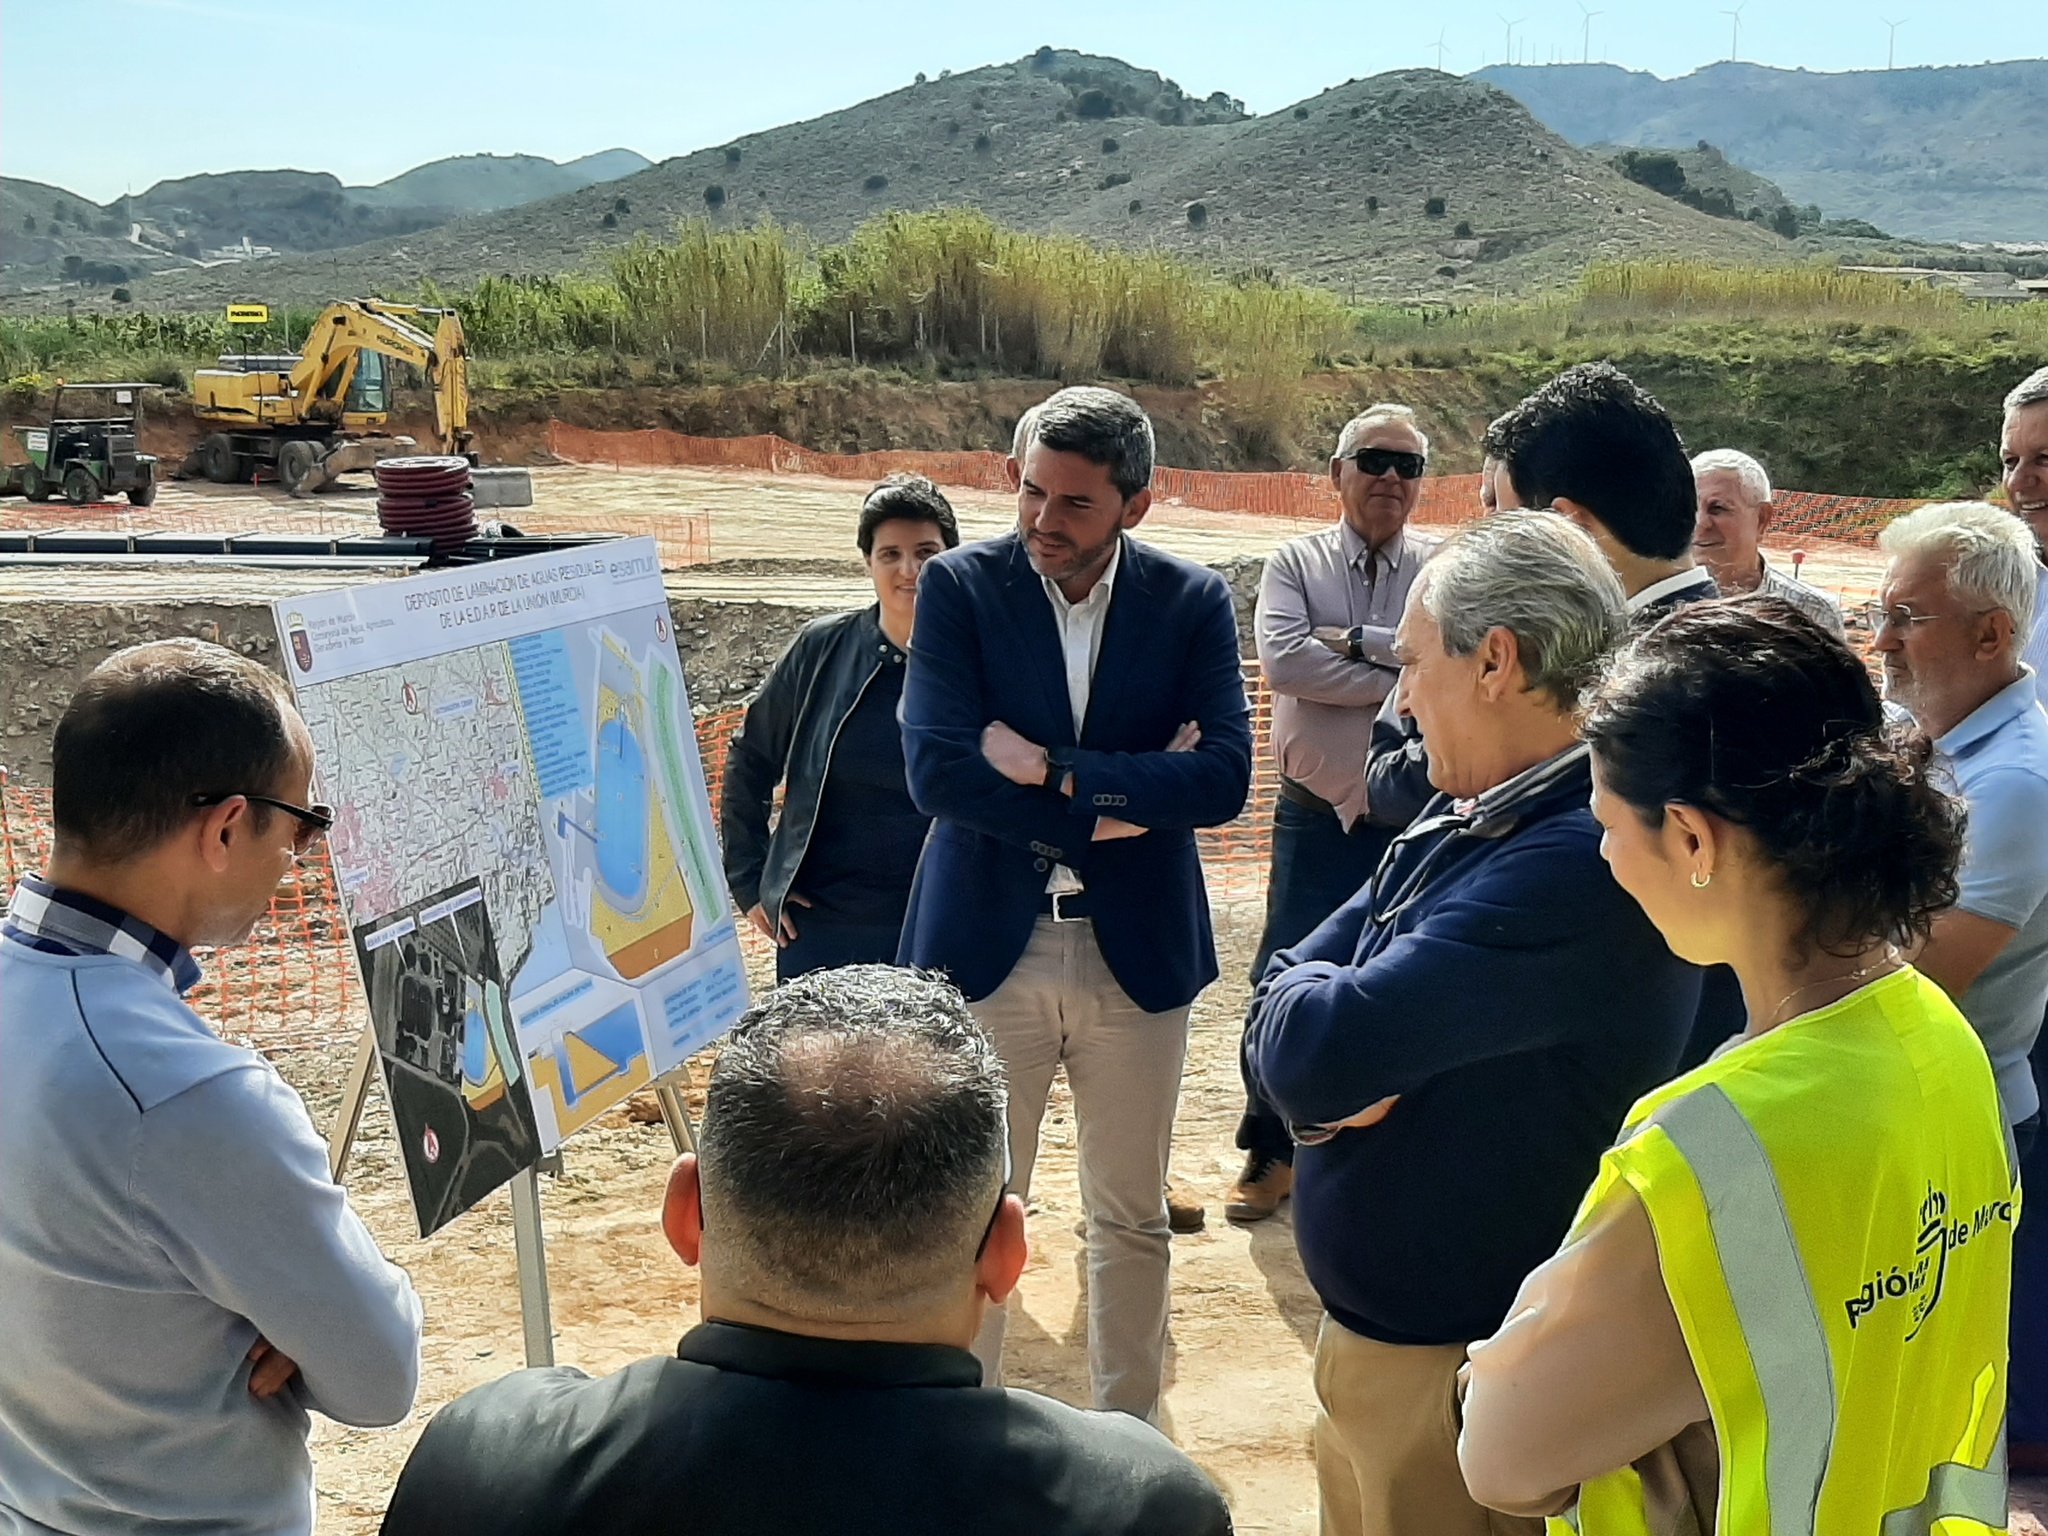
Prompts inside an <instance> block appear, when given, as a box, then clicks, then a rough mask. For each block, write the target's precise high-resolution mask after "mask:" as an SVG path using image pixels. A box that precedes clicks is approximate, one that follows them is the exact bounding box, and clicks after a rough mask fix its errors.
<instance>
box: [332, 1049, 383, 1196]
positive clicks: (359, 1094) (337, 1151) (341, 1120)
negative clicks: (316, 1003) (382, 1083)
mask: <svg viewBox="0 0 2048 1536" xmlns="http://www.w3.org/2000/svg"><path fill="white" fill-rule="evenodd" d="M376 1075H377V1036H376V1033H375V1032H374V1031H373V1030H372V1029H371V1028H370V1027H369V1026H368V1025H367V1024H366V1025H364V1026H363V1035H362V1038H361V1039H360V1040H358V1041H357V1042H356V1059H355V1061H354V1062H353V1063H352V1064H351V1065H350V1067H349V1069H348V1082H347V1083H346V1084H345V1085H344V1086H343V1087H342V1090H341V1110H340V1112H339V1113H338V1114H337V1115H336V1116H335V1117H334V1128H333V1129H332V1130H330V1131H329V1132H328V1133H327V1173H328V1176H329V1177H330V1178H332V1179H333V1180H334V1182H335V1183H337V1184H339V1183H340V1182H341V1176H342V1175H343V1174H344V1173H346V1172H347V1171H348V1155H349V1153H350V1152H352V1151H354V1150H355V1144H356V1131H357V1129H358V1128H359V1127H360V1126H361V1125H362V1123H363V1103H364V1101H365V1100H367V1099H368V1098H369V1096H370V1080H371V1079H372V1078H374V1077H375V1076H376Z"/></svg>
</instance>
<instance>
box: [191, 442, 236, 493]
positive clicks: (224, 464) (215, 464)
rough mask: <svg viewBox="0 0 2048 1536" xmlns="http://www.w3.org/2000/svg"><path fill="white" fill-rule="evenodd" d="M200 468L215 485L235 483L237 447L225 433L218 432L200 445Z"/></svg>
mask: <svg viewBox="0 0 2048 1536" xmlns="http://www.w3.org/2000/svg"><path fill="white" fill-rule="evenodd" d="M199 467H200V471H201V473H203V474H204V475H205V476H206V478H207V479H209V480H211V481H212V482H213V483H214V484H215V485H232V484H234V482H235V445H234V444H233V443H232V442H230V441H229V440H228V435H227V433H225V432H216V433H214V434H213V436H211V437H209V438H208V439H207V440H206V441H205V442H203V443H201V444H200V445H199Z"/></svg>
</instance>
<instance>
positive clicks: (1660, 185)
mask: <svg viewBox="0 0 2048 1536" xmlns="http://www.w3.org/2000/svg"><path fill="white" fill-rule="evenodd" d="M1608 163H1609V164H1610V165H1612V166H1613V167H1614V168H1615V169H1616V170H1617V171H1619V172H1621V174H1622V175H1624V176H1626V177H1627V178H1628V179H1629V180H1630V181H1633V182H1635V183H1636V184H1637V185H1639V186H1645V187H1648V188H1649V189H1650V190H1651V191H1652V192H1660V193H1662V194H1663V195H1664V196H1666V197H1679V196H1681V195H1683V193H1684V192H1685V167H1684V166H1682V165H1680V164H1679V163H1678V160H1677V157H1676V156H1673V155H1667V154H1663V153H1660V152H1658V151H1655V150H1652V151H1649V152H1647V153H1646V152H1644V151H1643V150H1639V149H1625V150H1623V151H1622V152H1621V153H1620V154H1618V155H1616V156H1615V157H1614V159H1613V160H1611V161H1609V162H1608Z"/></svg>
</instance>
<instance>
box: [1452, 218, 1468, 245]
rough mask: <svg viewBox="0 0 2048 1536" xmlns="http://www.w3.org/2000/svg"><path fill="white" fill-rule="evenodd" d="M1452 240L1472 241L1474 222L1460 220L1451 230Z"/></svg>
mask: <svg viewBox="0 0 2048 1536" xmlns="http://www.w3.org/2000/svg"><path fill="white" fill-rule="evenodd" d="M1451 238H1452V239H1454V240H1470V239H1471V238H1472V221H1471V220H1470V219H1460V220H1458V222H1457V224H1456V225H1455V226H1454V227H1453V228H1452V230H1451Z"/></svg>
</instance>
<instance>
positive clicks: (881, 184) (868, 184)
mask: <svg viewBox="0 0 2048 1536" xmlns="http://www.w3.org/2000/svg"><path fill="white" fill-rule="evenodd" d="M888 185H889V178H888V177H886V176H884V175H883V174H882V173H881V172H880V171H877V172H876V173H875V174H874V175H872V176H870V177H869V178H868V179H867V180H866V181H864V182H862V183H861V186H862V187H863V188H864V189H865V190H867V191H869V192H880V191H881V190H882V189H883V188H885V187H887V186H888Z"/></svg>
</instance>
